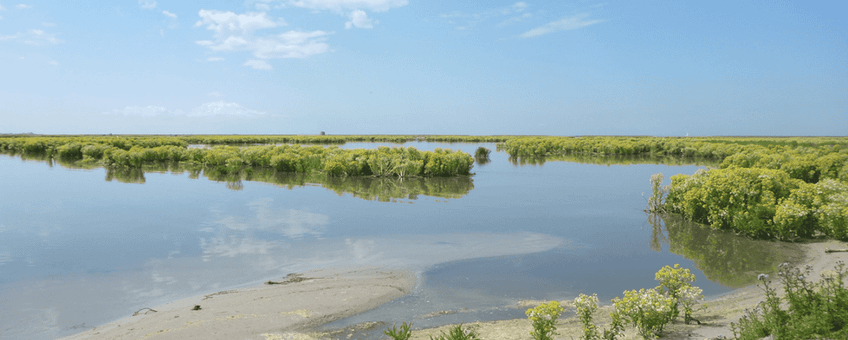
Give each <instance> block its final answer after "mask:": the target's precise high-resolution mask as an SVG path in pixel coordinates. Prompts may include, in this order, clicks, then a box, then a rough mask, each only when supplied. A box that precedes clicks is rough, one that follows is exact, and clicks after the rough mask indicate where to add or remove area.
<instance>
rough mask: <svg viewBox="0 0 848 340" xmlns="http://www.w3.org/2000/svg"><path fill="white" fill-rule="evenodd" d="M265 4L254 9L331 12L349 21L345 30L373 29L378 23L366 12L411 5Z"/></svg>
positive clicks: (282, 0)
mask: <svg viewBox="0 0 848 340" xmlns="http://www.w3.org/2000/svg"><path fill="white" fill-rule="evenodd" d="M260 1H263V2H264V3H259V4H256V5H255V6H254V7H255V8H256V9H257V10H260V11H268V10H270V9H271V7H272V6H270V5H269V4H274V6H273V7H275V8H286V7H288V8H291V7H295V8H304V9H309V10H312V11H316V12H320V11H329V12H332V13H336V14H339V15H342V16H344V17H346V18H347V19H348V21H347V22H345V28H346V29H350V28H354V27H356V28H372V27H374V25H376V24H377V23H378V21H376V20H374V19H372V18H370V17H369V16H368V13H367V12H366V11H370V12H386V11H388V10H390V9H392V8H398V7H403V6H406V5H407V4H409V1H408V0H260Z"/></svg>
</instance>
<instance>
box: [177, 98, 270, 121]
mask: <svg viewBox="0 0 848 340" xmlns="http://www.w3.org/2000/svg"><path fill="white" fill-rule="evenodd" d="M264 114H265V112H262V111H256V110H251V109H248V108H246V107H244V106H241V105H239V104H237V103H227V102H224V101H223V100H221V101H217V102H209V103H204V104H203V105H200V106H198V107H196V108H195V109H194V110H191V112H189V113H188V116H189V117H209V116H256V115H264Z"/></svg>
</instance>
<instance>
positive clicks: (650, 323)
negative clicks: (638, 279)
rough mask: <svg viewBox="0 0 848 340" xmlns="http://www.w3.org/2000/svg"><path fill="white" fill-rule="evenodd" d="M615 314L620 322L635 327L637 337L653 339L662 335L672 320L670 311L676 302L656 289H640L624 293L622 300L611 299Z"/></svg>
mask: <svg viewBox="0 0 848 340" xmlns="http://www.w3.org/2000/svg"><path fill="white" fill-rule="evenodd" d="M612 302H613V304H614V305H615V312H614V313H616V314H618V315H620V316H621V320H622V322H625V323H630V324H631V325H633V326H636V328H637V330H638V332H639V335H641V336H642V337H643V338H645V339H653V338H655V337H657V336H659V335H661V334H662V331H663V327H665V325H666V324H667V323H669V322H670V321H671V320H672V319H674V318H673V317H672V316H671V315H672V309H675V308H676V303H677V301H676V300H675V299H674V298H672V297H670V296H668V295H665V294H662V293H660V292H658V291H657V290H656V289H644V288H642V289H640V290H638V291H636V290H630V291H625V292H624V297H623V298H618V297H616V298H614V299H612Z"/></svg>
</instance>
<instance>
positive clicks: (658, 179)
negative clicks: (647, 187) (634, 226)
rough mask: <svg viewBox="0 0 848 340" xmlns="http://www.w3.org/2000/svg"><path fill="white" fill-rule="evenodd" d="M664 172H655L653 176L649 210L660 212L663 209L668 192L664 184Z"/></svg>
mask: <svg viewBox="0 0 848 340" xmlns="http://www.w3.org/2000/svg"><path fill="white" fill-rule="evenodd" d="M662 182H663V174H654V175H653V176H651V197H650V198H649V199H648V211H650V212H654V213H656V212H660V211H662V210H663V204H664V202H663V200H664V199H665V195H666V192H667V189H666V187H664V186H663V185H662Z"/></svg>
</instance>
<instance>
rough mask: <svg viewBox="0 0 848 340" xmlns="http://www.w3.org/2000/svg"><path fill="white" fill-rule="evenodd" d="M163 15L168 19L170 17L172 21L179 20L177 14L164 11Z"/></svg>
mask: <svg viewBox="0 0 848 340" xmlns="http://www.w3.org/2000/svg"><path fill="white" fill-rule="evenodd" d="M162 14H164V15H165V16H167V17H169V18H171V19H176V18H177V15H176V14H174V13H171V12H168V11H162Z"/></svg>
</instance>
